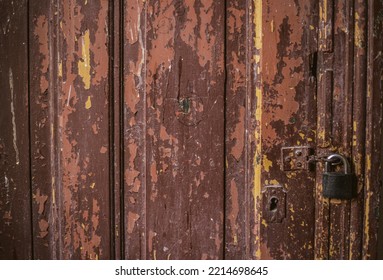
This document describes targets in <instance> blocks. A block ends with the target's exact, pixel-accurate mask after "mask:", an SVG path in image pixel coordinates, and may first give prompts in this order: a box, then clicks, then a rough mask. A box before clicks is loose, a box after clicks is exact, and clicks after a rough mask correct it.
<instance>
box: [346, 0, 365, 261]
mask: <svg viewBox="0 0 383 280" xmlns="http://www.w3.org/2000/svg"><path fill="white" fill-rule="evenodd" d="M367 9H368V7H367V4H366V1H363V0H356V1H355V17H354V20H355V24H354V25H355V27H354V30H355V36H354V77H353V82H354V96H353V139H352V162H353V165H354V167H355V169H354V170H355V174H356V176H357V178H358V181H357V189H358V197H357V198H356V199H355V200H353V201H352V202H351V209H350V210H351V212H350V253H349V258H350V259H361V256H362V240H363V201H364V191H363V190H364V178H365V145H366V99H367V94H366V92H367V33H368V30H367V18H368V15H367Z"/></svg>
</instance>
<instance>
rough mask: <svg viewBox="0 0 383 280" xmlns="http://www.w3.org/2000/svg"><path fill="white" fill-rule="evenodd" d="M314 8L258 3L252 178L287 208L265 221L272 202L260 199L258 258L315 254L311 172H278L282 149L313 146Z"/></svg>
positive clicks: (311, 3) (304, 4)
mask: <svg viewBox="0 0 383 280" xmlns="http://www.w3.org/2000/svg"><path fill="white" fill-rule="evenodd" d="M256 7H257V6H256ZM317 9H318V8H317V4H316V3H315V1H275V2H267V3H262V11H261V13H262V18H261V19H262V34H260V35H258V36H262V49H261V50H260V51H261V58H260V63H261V69H260V73H258V75H261V79H262V83H261V96H260V95H258V94H257V99H259V98H261V100H262V101H261V102H259V107H257V109H256V110H260V111H261V112H260V113H259V114H257V113H256V115H257V118H258V119H259V125H260V126H261V127H260V128H259V130H260V132H259V133H258V134H259V137H260V139H261V141H260V148H259V150H257V155H256V159H257V165H258V166H260V170H258V172H259V173H258V174H256V175H255V176H256V178H255V180H259V183H260V186H258V188H261V190H262V192H264V193H265V194H267V191H268V188H267V187H278V188H281V189H283V191H284V192H286V200H285V201H286V204H285V205H279V206H277V207H279V208H278V209H279V210H280V211H283V209H284V210H285V211H286V212H285V214H284V219H282V221H281V222H273V221H269V220H267V219H266V214H265V211H271V206H270V205H269V204H270V203H271V202H270V201H267V200H265V197H267V196H266V195H263V196H262V195H261V196H260V198H261V201H259V203H261V205H262V209H263V213H262V220H261V224H260V225H259V226H260V229H261V236H260V252H259V257H260V258H263V259H269V258H270V259H311V258H313V256H314V239H313V237H314V228H315V222H314V221H315V207H314V205H315V201H314V192H315V174H314V172H311V171H309V170H299V171H287V172H286V171H282V169H281V164H282V163H281V148H282V147H289V146H314V145H315V131H316V121H315V119H313V118H312V116H311V114H312V113H313V112H315V110H316V104H315V96H314V95H313V89H314V88H315V85H314V84H313V82H312V81H310V79H313V77H312V76H314V75H313V74H312V72H313V71H312V61H311V60H312V57H313V56H314V55H315V52H316V51H317V50H316V48H315V47H310V45H309V44H310V43H312V42H313V41H312V40H314V42H315V39H314V38H315V37H314V35H313V34H315V33H316V31H317V24H316V23H315V22H313V21H312V12H313V11H317ZM255 12H256V13H260V11H257V10H255ZM314 14H315V12H314ZM314 46H315V45H314ZM310 59H311V60H310ZM257 105H258V102H257ZM282 160H283V159H282ZM259 178H260V179H259ZM279 201H280V202H281V203H283V201H284V199H279ZM268 209H270V210H268Z"/></svg>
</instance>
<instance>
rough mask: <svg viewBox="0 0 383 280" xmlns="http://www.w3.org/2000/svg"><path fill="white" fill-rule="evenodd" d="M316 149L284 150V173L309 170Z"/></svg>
mask: <svg viewBox="0 0 383 280" xmlns="http://www.w3.org/2000/svg"><path fill="white" fill-rule="evenodd" d="M313 154H314V149H313V148H311V147H309V146H294V147H283V148H282V171H293V170H309V169H310V166H311V162H310V158H311V157H312V156H313Z"/></svg>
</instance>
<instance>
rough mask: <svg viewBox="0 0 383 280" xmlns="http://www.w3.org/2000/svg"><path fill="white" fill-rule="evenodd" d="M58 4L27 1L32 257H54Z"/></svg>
mask: <svg viewBox="0 0 383 280" xmlns="http://www.w3.org/2000/svg"><path fill="white" fill-rule="evenodd" d="M55 9H57V7H55V6H54V5H51V4H50V3H48V2H44V3H42V2H34V1H31V2H30V4H29V14H30V16H29V29H30V32H29V56H30V68H29V76H30V125H31V181H32V223H33V249H34V258H35V259H57V258H58V251H59V250H60V248H59V247H58V245H59V243H58V242H57V241H58V235H57V231H58V224H59V223H58V221H59V217H58V212H57V200H56V193H57V189H56V183H57V178H56V175H57V160H58V158H57V149H56V146H57V141H56V138H55V136H56V133H55V132H56V131H57V110H56V109H57V106H56V103H57V102H56V101H57V95H56V94H55V93H56V85H57V72H58V65H57V63H55V61H56V59H57V51H55V50H54V49H55V43H56V39H55V36H53V34H55V32H57V23H56V18H57V17H56V16H55V15H54V13H53V12H52V11H55Z"/></svg>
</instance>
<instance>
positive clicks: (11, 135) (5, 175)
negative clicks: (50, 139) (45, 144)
mask: <svg viewBox="0 0 383 280" xmlns="http://www.w3.org/2000/svg"><path fill="white" fill-rule="evenodd" d="M0 27H1V32H0V57H1V64H0V88H1V89H2V93H1V94H0V104H1V110H0V128H1V133H0V219H1V221H0V259H31V258H33V253H32V236H31V235H32V230H31V205H30V202H31V195H30V173H29V172H30V166H29V164H30V158H29V155H30V151H29V140H30V139H29V116H28V114H29V104H28V103H29V101H28V67H29V66H28V5H27V1H21V0H19V1H1V3H0Z"/></svg>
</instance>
